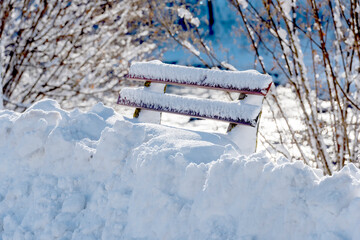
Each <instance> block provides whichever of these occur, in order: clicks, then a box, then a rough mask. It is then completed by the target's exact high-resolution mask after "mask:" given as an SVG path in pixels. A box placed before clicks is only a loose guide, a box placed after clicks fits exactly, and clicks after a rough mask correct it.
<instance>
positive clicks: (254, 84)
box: [129, 60, 272, 93]
mask: <svg viewBox="0 0 360 240" xmlns="http://www.w3.org/2000/svg"><path fill="white" fill-rule="evenodd" d="M129 76H131V77H142V78H146V79H159V80H168V81H169V80H171V81H172V82H174V83H187V84H197V85H205V86H210V87H214V86H220V87H222V88H235V89H239V90H242V89H262V90H265V89H267V88H268V87H269V85H270V83H271V82H272V79H271V77H270V75H267V74H260V73H259V72H258V71H256V70H247V71H224V70H217V69H202V68H195V67H186V66H180V65H172V64H165V63H162V62H161V61H159V60H154V61H150V62H133V63H132V64H131V66H130V70H129ZM264 93H265V92H264Z"/></svg>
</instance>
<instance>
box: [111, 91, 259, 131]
mask: <svg viewBox="0 0 360 240" xmlns="http://www.w3.org/2000/svg"><path fill="white" fill-rule="evenodd" d="M118 104H121V105H126V106H132V107H138V108H143V109H150V110H153V111H159V112H169V113H176V114H181V115H190V116H193V117H199V118H208V119H215V120H220V121H226V122H231V123H235V124H244V125H249V126H252V127H255V126H256V123H257V118H258V116H259V114H260V111H261V108H260V107H259V106H254V105H249V104H245V103H240V101H233V102H225V101H216V100H209V99H199V98H192V97H183V96H177V95H173V94H163V93H157V92H152V91H147V89H144V88H123V89H122V90H121V92H120V95H119V99H118Z"/></svg>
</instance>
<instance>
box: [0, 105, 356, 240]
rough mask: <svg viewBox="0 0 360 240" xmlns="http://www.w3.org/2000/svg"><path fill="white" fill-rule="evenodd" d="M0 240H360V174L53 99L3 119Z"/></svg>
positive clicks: (1, 115)
mask: <svg viewBox="0 0 360 240" xmlns="http://www.w3.org/2000/svg"><path fill="white" fill-rule="evenodd" d="M0 166H1V167H0V234H1V235H0V239H4V240H5V239H286V240H287V239H299V240H300V239H324V240H325V239H360V228H359V226H358V224H359V222H360V171H359V170H358V169H356V168H355V167H354V166H353V165H349V166H347V167H345V168H344V169H343V170H342V171H341V172H339V173H336V174H335V175H334V176H332V177H321V176H320V175H321V173H319V172H315V171H314V170H312V169H311V168H309V167H307V166H305V165H304V164H303V163H302V162H295V163H289V162H288V161H287V160H286V159H284V158H280V159H278V161H277V163H274V162H271V161H270V160H269V159H268V158H267V157H266V156H265V155H264V154H263V153H258V154H254V155H252V156H249V157H245V156H242V155H241V154H239V152H238V151H237V149H236V148H235V147H234V145H233V144H232V143H231V142H230V141H229V140H227V139H226V138H225V137H224V136H223V135H221V134H210V133H201V132H194V131H189V130H182V129H177V128H172V127H167V126H160V125H154V124H141V123H137V122H134V120H128V119H124V118H123V117H121V116H118V115H117V114H115V113H114V111H113V109H111V108H107V107H104V106H103V105H102V104H98V105H96V106H94V107H93V109H92V110H90V111H89V112H80V111H78V110H74V111H72V112H67V111H64V110H62V109H61V108H59V106H58V104H57V103H56V102H54V101H50V100H46V101H41V102H38V103H36V104H35V105H33V106H32V107H31V108H30V109H29V110H27V111H26V112H24V113H22V114H19V113H15V112H11V111H4V110H3V111H0Z"/></svg>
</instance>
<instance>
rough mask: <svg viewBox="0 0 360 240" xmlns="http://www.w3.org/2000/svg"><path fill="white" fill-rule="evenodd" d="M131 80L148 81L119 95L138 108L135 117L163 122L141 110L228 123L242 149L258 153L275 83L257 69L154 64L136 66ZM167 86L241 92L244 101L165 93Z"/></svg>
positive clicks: (127, 103) (119, 100)
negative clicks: (263, 115)
mask: <svg viewBox="0 0 360 240" xmlns="http://www.w3.org/2000/svg"><path fill="white" fill-rule="evenodd" d="M128 78H129V79H133V80H141V81H145V87H143V88H123V89H122V90H121V91H120V94H119V99H118V104H121V105H126V106H131V107H135V108H137V110H136V111H135V114H134V117H139V118H141V121H147V122H155V123H160V114H158V115H154V114H153V113H150V112H149V111H141V114H139V113H140V109H147V110H152V111H157V112H169V113H176V114H182V115H188V116H192V117H198V118H208V119H215V120H220V121H226V122H229V123H230V124H231V125H230V127H229V128H228V132H229V137H230V138H231V139H232V140H233V141H234V142H235V143H236V144H237V145H238V146H239V148H240V149H241V150H242V151H243V152H244V153H246V154H249V153H252V152H254V151H255V148H256V135H257V127H258V121H259V117H260V114H261V105H262V101H263V98H264V96H266V94H267V93H268V91H269V89H270V87H271V84H272V80H271V77H270V76H269V75H264V74H260V73H259V72H257V71H255V70H249V71H222V70H212V69H202V68H194V67H185V66H178V65H170V64H164V63H162V62H160V61H151V62H136V63H133V64H132V65H131V66H130V70H129V74H128ZM150 83H152V84H151V85H150ZM166 84H171V85H185V86H192V87H199V88H209V89H215V90H222V91H229V92H238V93H240V94H241V99H242V100H238V101H232V102H226V101H217V100H210V99H200V98H193V97H184V96H178V95H173V94H165V93H164V92H165V89H166V88H165V86H166ZM234 126H236V127H234Z"/></svg>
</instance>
